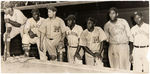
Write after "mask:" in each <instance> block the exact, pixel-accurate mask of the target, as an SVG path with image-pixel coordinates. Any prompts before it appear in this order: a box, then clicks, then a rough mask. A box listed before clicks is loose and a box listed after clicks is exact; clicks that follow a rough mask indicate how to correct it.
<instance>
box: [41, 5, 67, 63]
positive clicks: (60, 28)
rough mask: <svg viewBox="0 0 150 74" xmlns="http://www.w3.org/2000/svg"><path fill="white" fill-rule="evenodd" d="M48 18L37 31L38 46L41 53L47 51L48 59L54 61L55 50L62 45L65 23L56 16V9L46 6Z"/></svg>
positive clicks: (55, 56)
mask: <svg viewBox="0 0 150 74" xmlns="http://www.w3.org/2000/svg"><path fill="white" fill-rule="evenodd" d="M47 9H48V18H47V19H45V21H44V22H43V23H42V24H41V26H40V28H39V31H40V33H41V36H40V37H41V44H40V48H41V51H43V53H46V51H48V53H49V55H50V59H51V60H52V61H56V60H57V59H56V58H57V50H58V49H61V48H62V47H64V37H65V29H66V26H65V23H64V21H63V20H62V19H61V18H59V17H57V16H56V12H57V9H56V8H55V7H52V6H50V7H48V8H47Z"/></svg>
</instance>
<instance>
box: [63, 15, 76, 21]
mask: <svg viewBox="0 0 150 74" xmlns="http://www.w3.org/2000/svg"><path fill="white" fill-rule="evenodd" d="M65 20H76V17H75V15H69V16H68V17H67V18H66V19H65Z"/></svg>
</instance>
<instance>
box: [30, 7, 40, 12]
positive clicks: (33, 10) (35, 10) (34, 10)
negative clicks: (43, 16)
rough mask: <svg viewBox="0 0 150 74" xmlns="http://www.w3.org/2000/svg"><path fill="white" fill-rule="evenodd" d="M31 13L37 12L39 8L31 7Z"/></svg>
mask: <svg viewBox="0 0 150 74" xmlns="http://www.w3.org/2000/svg"><path fill="white" fill-rule="evenodd" d="M31 13H39V9H37V8H35V9H32V11H31Z"/></svg>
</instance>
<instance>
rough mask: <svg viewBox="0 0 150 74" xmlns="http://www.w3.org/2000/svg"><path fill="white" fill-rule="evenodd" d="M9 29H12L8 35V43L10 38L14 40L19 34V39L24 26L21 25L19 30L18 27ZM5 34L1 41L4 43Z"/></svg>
mask: <svg viewBox="0 0 150 74" xmlns="http://www.w3.org/2000/svg"><path fill="white" fill-rule="evenodd" d="M11 28H12V30H11V32H10V34H9V38H7V40H8V41H10V40H11V39H12V38H14V37H15V36H17V35H18V34H20V35H21V37H22V35H23V28H24V25H22V26H21V27H19V28H18V27H11ZM5 34H6V32H5V33H4V35H3V40H4V41H5Z"/></svg>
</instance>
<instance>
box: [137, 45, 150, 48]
mask: <svg viewBox="0 0 150 74" xmlns="http://www.w3.org/2000/svg"><path fill="white" fill-rule="evenodd" d="M134 47H136V48H146V47H149V45H147V46H136V45H134Z"/></svg>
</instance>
